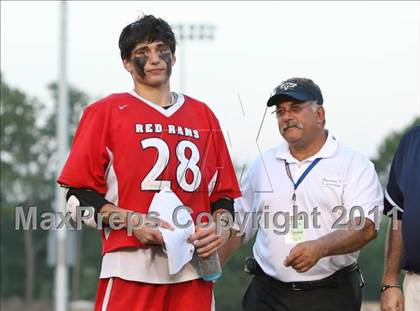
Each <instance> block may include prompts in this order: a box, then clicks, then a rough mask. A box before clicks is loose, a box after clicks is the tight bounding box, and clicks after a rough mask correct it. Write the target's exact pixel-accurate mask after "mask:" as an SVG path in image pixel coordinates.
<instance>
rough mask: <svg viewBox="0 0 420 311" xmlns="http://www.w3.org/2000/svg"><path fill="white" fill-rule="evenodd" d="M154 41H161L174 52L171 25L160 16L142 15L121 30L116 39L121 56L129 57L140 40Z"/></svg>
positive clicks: (174, 41) (174, 42) (174, 44)
mask: <svg viewBox="0 0 420 311" xmlns="http://www.w3.org/2000/svg"><path fill="white" fill-rule="evenodd" d="M156 41H162V42H163V43H164V44H166V45H167V46H168V47H169V49H170V50H171V52H172V54H175V46H176V40H175V35H174V33H173V31H172V28H171V26H169V24H168V23H167V22H166V21H164V20H163V19H161V18H156V17H155V16H153V15H144V16H143V17H141V18H139V19H138V20H136V21H135V22H133V23H131V24H129V25H127V26H125V27H124V29H123V30H122V32H121V35H120V39H119V41H118V46H119V48H120V53H121V58H122V59H128V58H130V55H131V51H132V50H133V49H134V47H135V46H136V45H137V44H138V43H140V42H148V43H151V42H156Z"/></svg>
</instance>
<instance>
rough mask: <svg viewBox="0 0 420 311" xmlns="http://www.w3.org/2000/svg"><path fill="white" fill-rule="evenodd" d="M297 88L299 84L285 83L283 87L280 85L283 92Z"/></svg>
mask: <svg viewBox="0 0 420 311" xmlns="http://www.w3.org/2000/svg"><path fill="white" fill-rule="evenodd" d="M295 86H297V83H293V82H284V83H283V84H282V85H280V87H279V89H280V90H283V91H287V90H289V89H293V88H294V87H295Z"/></svg>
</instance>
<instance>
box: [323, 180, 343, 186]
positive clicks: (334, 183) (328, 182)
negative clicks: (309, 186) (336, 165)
mask: <svg viewBox="0 0 420 311" xmlns="http://www.w3.org/2000/svg"><path fill="white" fill-rule="evenodd" d="M322 184H323V185H324V186H333V187H337V188H339V187H341V185H342V182H341V179H339V178H334V177H324V178H322Z"/></svg>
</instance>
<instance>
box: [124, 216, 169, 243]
mask: <svg viewBox="0 0 420 311" xmlns="http://www.w3.org/2000/svg"><path fill="white" fill-rule="evenodd" d="M141 216H142V217H143V219H146V220H145V221H144V224H143V225H142V226H141V227H140V228H137V227H138V224H139V221H140V220H139V218H138V217H131V218H130V221H131V223H132V228H133V229H132V230H133V234H134V236H135V237H136V238H137V239H138V240H139V241H140V242H142V243H143V244H146V245H160V246H162V245H164V244H165V242H164V241H163V237H162V234H161V233H160V231H159V230H158V227H162V228H165V229H169V230H173V227H172V226H171V225H170V224H168V223H167V222H166V221H164V220H162V219H159V218H155V219H153V222H152V221H148V220H147V218H146V217H145V216H146V215H144V214H141ZM156 221H157V222H156Z"/></svg>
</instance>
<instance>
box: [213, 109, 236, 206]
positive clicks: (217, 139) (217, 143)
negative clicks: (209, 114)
mask: <svg viewBox="0 0 420 311" xmlns="http://www.w3.org/2000/svg"><path fill="white" fill-rule="evenodd" d="M212 141H213V143H214V146H213V148H214V151H215V155H216V175H215V177H214V178H215V180H213V184H214V187H213V189H212V191H211V193H210V203H213V202H215V201H217V200H219V199H220V198H223V197H229V198H231V199H236V198H238V197H240V196H241V192H240V190H239V185H238V180H237V178H236V174H235V169H234V166H233V164H232V160H231V158H230V155H229V151H228V148H227V146H226V142H225V138H224V136H223V132H222V130H221V128H220V124H219V121H218V120H217V118H216V117H215V116H213V129H212Z"/></svg>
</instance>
